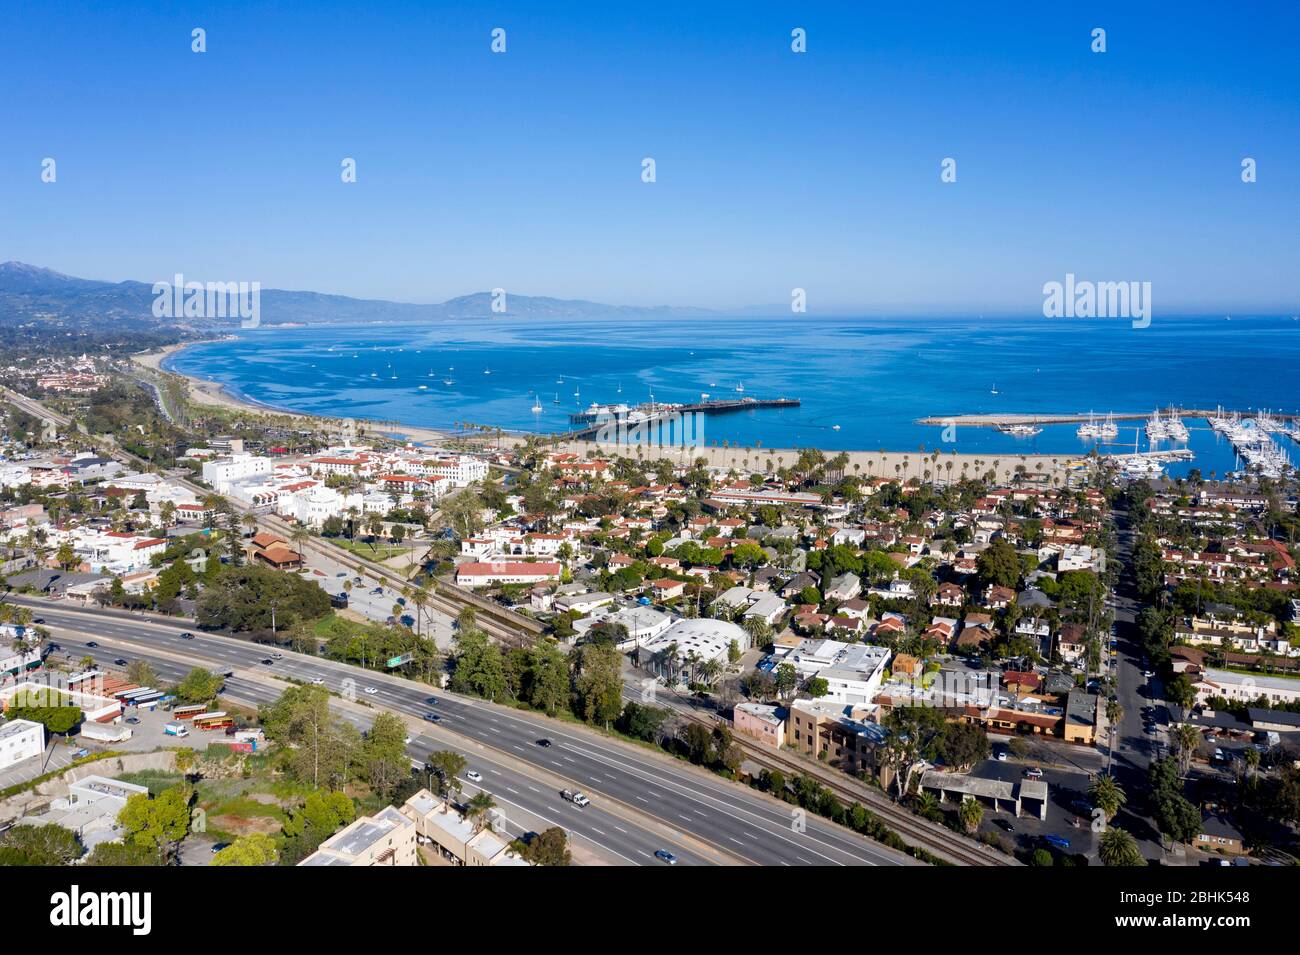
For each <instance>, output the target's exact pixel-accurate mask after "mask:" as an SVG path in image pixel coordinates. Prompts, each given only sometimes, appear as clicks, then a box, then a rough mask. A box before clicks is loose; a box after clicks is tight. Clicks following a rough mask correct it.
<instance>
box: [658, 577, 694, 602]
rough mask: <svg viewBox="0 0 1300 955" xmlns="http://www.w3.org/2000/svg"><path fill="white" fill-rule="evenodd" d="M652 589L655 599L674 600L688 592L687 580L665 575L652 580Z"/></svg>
mask: <svg viewBox="0 0 1300 955" xmlns="http://www.w3.org/2000/svg"><path fill="white" fill-rule="evenodd" d="M650 590H651V591H652V592H653V593H654V598H655V600H672V599H673V598H675V597H680V596H681V595H682V594H683V593H685V592H686V581H684V580H673V579H671V578H669V577H663V578H660V579H659V580H654V581H651V582H650Z"/></svg>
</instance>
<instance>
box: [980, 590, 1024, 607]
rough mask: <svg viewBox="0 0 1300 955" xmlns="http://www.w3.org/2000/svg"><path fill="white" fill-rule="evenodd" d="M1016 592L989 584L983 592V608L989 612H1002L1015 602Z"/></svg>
mask: <svg viewBox="0 0 1300 955" xmlns="http://www.w3.org/2000/svg"><path fill="white" fill-rule="evenodd" d="M1015 599H1016V592H1015V591H1014V590H1012V589H1011V588H1010V587H999V586H997V585H996V584H989V585H988V587H986V588H985V590H984V606H986V607H988V608H989V609H990V610H1002V609H1003V608H1005V607H1009V606H1011V604H1012V603H1014V602H1015Z"/></svg>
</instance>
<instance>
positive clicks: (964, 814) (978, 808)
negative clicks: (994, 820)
mask: <svg viewBox="0 0 1300 955" xmlns="http://www.w3.org/2000/svg"><path fill="white" fill-rule="evenodd" d="M957 818H958V819H960V820H961V824H962V827H963V828H965V830H966V831H967V832H969V833H974V832H975V830H976V829H978V828H979V827H980V823H981V822H982V821H983V820H984V806H983V805H982V804H981V803H980V801H979V800H978V799H974V798H972V797H971V796H967V797H966V798H965V799H963V800H962V801H961V805H960V806H958V807H957Z"/></svg>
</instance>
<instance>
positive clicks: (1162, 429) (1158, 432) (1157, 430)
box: [1147, 408, 1169, 441]
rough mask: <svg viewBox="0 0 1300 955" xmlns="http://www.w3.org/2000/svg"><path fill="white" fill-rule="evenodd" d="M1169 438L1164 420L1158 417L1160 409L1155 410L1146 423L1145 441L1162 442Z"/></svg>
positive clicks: (1167, 426) (1167, 427)
mask: <svg viewBox="0 0 1300 955" xmlns="http://www.w3.org/2000/svg"><path fill="white" fill-rule="evenodd" d="M1168 437H1169V425H1168V424H1166V423H1165V419H1164V418H1162V417H1160V409H1159V408H1157V409H1156V410H1155V411H1153V412H1152V413H1151V418H1150V419H1149V420H1148V421H1147V439H1148V440H1150V441H1163V440H1165V439H1166V438H1168Z"/></svg>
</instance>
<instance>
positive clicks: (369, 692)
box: [363, 686, 379, 696]
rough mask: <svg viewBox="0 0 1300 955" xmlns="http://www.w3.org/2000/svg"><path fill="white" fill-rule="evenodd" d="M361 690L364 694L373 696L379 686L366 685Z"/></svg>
mask: <svg viewBox="0 0 1300 955" xmlns="http://www.w3.org/2000/svg"><path fill="white" fill-rule="evenodd" d="M363 692H364V693H365V694H366V696H374V695H375V694H376V693H378V692H379V687H377V686H368V687H366V688H365V690H364V691H363Z"/></svg>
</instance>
